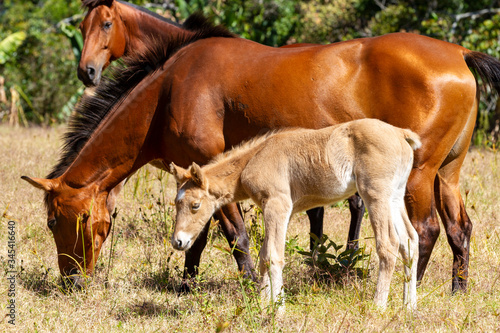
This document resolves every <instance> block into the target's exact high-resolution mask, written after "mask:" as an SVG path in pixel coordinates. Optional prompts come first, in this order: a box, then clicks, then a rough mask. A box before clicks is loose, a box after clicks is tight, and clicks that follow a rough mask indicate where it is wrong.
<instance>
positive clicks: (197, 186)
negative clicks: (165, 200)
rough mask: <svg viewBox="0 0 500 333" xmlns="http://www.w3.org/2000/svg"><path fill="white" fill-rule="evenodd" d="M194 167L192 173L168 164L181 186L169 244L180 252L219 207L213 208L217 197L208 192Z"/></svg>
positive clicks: (196, 235)
mask: <svg viewBox="0 0 500 333" xmlns="http://www.w3.org/2000/svg"><path fill="white" fill-rule="evenodd" d="M193 165H194V164H193ZM197 168H198V169H197V172H195V171H193V167H191V168H190V169H189V170H185V169H182V168H180V167H177V166H175V165H173V164H172V165H171V170H172V173H173V175H174V176H175V178H176V180H177V182H178V183H179V184H181V186H180V187H179V189H178V192H177V197H176V198H175V207H176V210H177V215H176V222H175V229H174V233H173V234H172V239H171V240H170V241H171V243H172V245H173V247H174V248H175V249H177V250H180V251H187V250H189V248H190V247H191V246H192V245H193V243H194V241H195V240H196V238H198V235H199V234H200V232H201V231H202V230H203V227H204V226H205V225H206V224H207V222H208V221H209V219H210V217H211V216H212V215H213V214H214V212H215V211H216V210H217V209H218V208H220V207H217V198H216V197H215V196H213V195H212V194H210V193H209V191H208V183H207V182H206V180H205V179H204V178H203V176H202V173H201V172H200V171H201V170H200V169H199V167H197Z"/></svg>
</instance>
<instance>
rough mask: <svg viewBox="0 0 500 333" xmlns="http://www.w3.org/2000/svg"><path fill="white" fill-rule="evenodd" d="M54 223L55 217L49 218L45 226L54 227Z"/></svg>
mask: <svg viewBox="0 0 500 333" xmlns="http://www.w3.org/2000/svg"><path fill="white" fill-rule="evenodd" d="M55 225H56V219H54V218H53V219H50V220H49V221H48V222H47V226H48V227H49V229H50V230H52V229H54V226H55Z"/></svg>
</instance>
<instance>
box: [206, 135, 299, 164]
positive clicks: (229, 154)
mask: <svg viewBox="0 0 500 333" xmlns="http://www.w3.org/2000/svg"><path fill="white" fill-rule="evenodd" d="M298 129H301V128H295V127H290V128H279V129H274V130H270V131H268V132H266V133H264V134H261V135H258V136H256V137H254V138H252V139H250V140H248V141H244V142H242V143H240V144H239V145H237V146H234V147H233V148H232V149H231V150H227V151H225V152H224V153H222V154H219V155H217V156H215V157H214V158H213V159H211V160H210V162H209V163H208V164H207V166H208V165H216V164H218V163H222V162H223V161H227V160H231V159H234V158H239V157H240V156H242V155H244V154H247V153H248V152H249V150H252V149H253V148H256V147H257V146H259V145H261V144H262V143H263V142H264V141H266V140H267V139H269V138H270V137H272V136H275V135H276V134H280V133H285V132H290V131H294V130H298ZM302 129H303V128H302ZM252 153H255V152H253V151H252Z"/></svg>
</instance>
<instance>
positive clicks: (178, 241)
mask: <svg viewBox="0 0 500 333" xmlns="http://www.w3.org/2000/svg"><path fill="white" fill-rule="evenodd" d="M186 236H187V235H186V234H185V233H179V234H178V235H177V236H174V235H172V239H171V240H170V242H171V243H172V246H173V247H174V249H176V250H179V251H186V250H188V249H189V248H190V247H191V238H190V237H186Z"/></svg>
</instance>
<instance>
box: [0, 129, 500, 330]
mask: <svg viewBox="0 0 500 333" xmlns="http://www.w3.org/2000/svg"><path fill="white" fill-rule="evenodd" d="M61 133H62V129H60V128H56V129H40V128H33V129H12V128H7V127H0V146H1V147H2V148H1V149H2V151H1V154H0V167H1V169H0V184H1V191H0V211H1V212H2V213H3V217H2V219H1V228H2V230H3V231H2V232H1V235H2V236H1V247H0V251H1V252H0V256H1V263H2V267H4V269H5V267H6V254H7V246H6V244H7V237H6V230H7V222H8V221H9V219H12V220H15V221H17V265H18V266H17V269H18V272H19V274H18V279H17V290H16V292H17V295H16V304H17V318H16V319H17V320H16V327H15V331H17V332H21V331H22V332H35V331H40V332H48V331H50V332H68V331H76V332H83V331H99V332H100V331H106V332H112V331H113V332H114V331H132V332H135V331H145V332H153V331H162V332H187V331H197V332H198V331H205V332H213V331H216V330H218V329H219V330H220V329H224V330H225V331H227V332H247V331H256V332H261V331H266V332H267V331H278V332H340V331H342V332H359V331H365V332H372V331H388V332H406V331H414V332H455V331H475V332H482V331H484V332H493V331H500V317H499V316H500V265H499V264H500V225H499V223H498V217H499V216H498V215H499V213H498V212H499V200H498V197H499V195H500V182H499V179H500V178H499V174H500V167H499V161H498V157H499V155H498V153H495V152H492V151H486V150H473V151H472V152H471V153H470V154H469V156H468V158H467V160H466V163H465V166H464V168H463V173H462V189H463V191H464V193H467V208H468V212H469V214H470V216H471V218H472V220H473V221H474V230H473V236H472V241H471V266H470V282H469V289H468V292H467V293H466V294H465V295H464V294H460V295H455V296H452V295H451V293H450V289H451V282H450V280H449V279H450V277H451V261H452V256H451V250H450V248H449V246H448V244H447V241H446V237H445V236H444V235H443V233H442V235H441V236H440V238H439V240H438V242H437V245H436V247H435V249H434V252H433V256H432V258H431V261H430V263H429V266H428V269H427V274H426V276H425V278H424V281H423V283H422V286H421V287H420V288H419V290H418V297H419V303H418V308H419V310H418V313H417V314H416V315H415V316H412V315H411V314H409V313H407V312H406V311H405V310H404V308H403V307H402V273H401V266H399V267H398V268H397V272H396V275H395V277H394V280H393V287H392V291H391V294H390V298H389V308H388V310H386V311H385V312H381V311H379V310H378V309H376V308H375V307H374V306H373V304H372V302H371V298H372V297H373V293H374V290H375V281H376V272H377V267H376V262H377V260H376V256H375V254H374V240H373V239H372V238H371V228H370V226H369V224H368V223H365V224H364V225H363V229H362V236H363V237H365V238H366V239H364V240H363V241H362V244H363V245H365V246H366V251H367V252H371V253H372V258H371V260H370V262H367V263H365V264H366V265H369V270H370V275H369V277H368V278H366V279H364V280H363V279H346V280H345V281H344V282H345V283H340V284H337V285H332V284H329V283H324V282H320V281H315V280H314V279H313V278H312V275H311V274H310V270H309V267H308V266H306V265H305V264H304V263H303V257H302V256H301V255H300V254H298V253H297V252H296V251H294V249H293V248H292V247H290V248H289V253H288V254H287V266H286V267H285V272H284V278H285V286H286V288H287V291H286V293H287V302H286V311H285V314H284V316H283V317H282V318H274V317H273V316H272V315H268V314H266V311H265V310H262V309H261V308H260V303H259V301H258V297H257V296H256V294H255V292H254V290H255V288H254V287H253V286H252V285H251V284H249V282H248V281H245V280H242V279H241V277H239V275H238V273H237V270H236V265H235V262H234V260H233V259H232V257H231V256H230V255H229V254H228V253H227V252H226V250H225V248H227V243H226V241H225V239H224V238H223V237H221V233H220V232H219V231H218V228H216V227H214V228H212V229H211V232H210V236H209V237H210V239H209V245H208V246H207V249H206V250H205V252H204V253H203V257H202V265H201V275H200V278H199V280H198V284H197V288H195V289H194V291H193V293H191V294H188V295H178V294H177V293H176V291H175V288H177V287H178V285H179V283H180V274H181V269H182V267H183V263H184V258H183V254H181V253H178V252H175V251H174V250H173V249H172V247H171V245H170V243H169V241H168V239H169V233H170V231H171V227H172V219H171V212H172V206H171V204H170V201H171V200H172V198H173V193H174V186H173V181H172V179H171V178H169V177H168V175H166V174H162V173H160V172H158V171H156V170H155V169H152V168H144V169H142V170H141V171H140V172H139V173H138V174H136V176H134V178H133V179H132V181H130V182H129V183H128V184H127V186H126V188H125V190H124V191H123V194H122V195H121V198H120V200H119V203H118V210H119V214H118V218H117V220H116V223H115V227H114V236H113V247H114V251H113V253H112V254H113V255H112V256H111V259H110V253H111V239H108V240H107V241H106V243H105V246H104V249H103V252H102V255H101V257H100V260H99V264H98V269H97V273H96V276H95V278H94V280H93V281H92V282H91V284H90V285H89V287H88V288H87V289H86V290H85V291H83V292H75V293H70V294H65V293H64V292H62V291H61V289H60V287H59V277H58V268H57V260H56V250H55V245H54V241H53V239H52V236H51V234H50V231H49V230H48V229H47V227H46V213H45V210H44V207H43V204H42V193H41V192H40V191H38V190H36V189H34V188H33V187H31V186H29V185H28V184H27V183H25V182H23V181H22V180H20V178H19V177H20V176H21V175H29V176H35V177H36V176H38V177H41V176H44V175H46V174H47V173H48V171H49V169H50V168H51V167H52V165H53V164H54V163H55V161H56V159H57V155H58V147H59V145H60V142H59V140H58V139H59V136H60V134H61ZM164 203H166V204H164ZM327 213H328V217H327V222H326V225H325V232H326V233H327V234H328V235H329V236H330V238H332V239H333V240H335V242H337V243H339V244H345V238H346V234H347V221H348V218H349V215H348V210H347V208H346V207H345V206H343V205H340V206H339V207H336V208H329V209H328V211H327ZM249 214H250V213H249ZM251 221H252V218H250V217H248V216H247V227H248V228H249V229H251V235H252V237H253V238H254V239H258V238H259V237H260V236H261V228H260V225H259V220H258V219H256V220H255V219H254V220H253V221H254V223H253V224H251ZM328 222H331V223H328ZM307 232H308V222H307V219H306V217H305V216H304V215H300V216H296V217H295V218H294V219H293V221H292V222H291V224H290V228H289V232H288V239H292V238H293V237H294V236H295V235H299V236H298V238H297V239H298V244H299V245H300V246H302V247H304V248H307V246H308V236H307ZM254 246H255V244H254ZM257 249H258V245H257V246H256V247H254V248H253V249H252V255H253V257H254V258H257V252H258V251H257ZM110 263H111V264H110ZM5 280H6V279H5V277H3V276H2V283H1V284H0V286H1V287H0V292H1V295H2V296H1V297H2V302H1V309H2V310H3V311H4V313H6V312H7V309H6V301H5V300H6V299H7V288H6V281H5ZM106 281H108V283H106ZM7 320H8V318H4V319H3V321H2V324H1V325H0V330H2V331H4V330H5V328H7V329H11V330H14V329H13V328H12V327H11V325H9V324H8V323H7Z"/></svg>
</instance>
